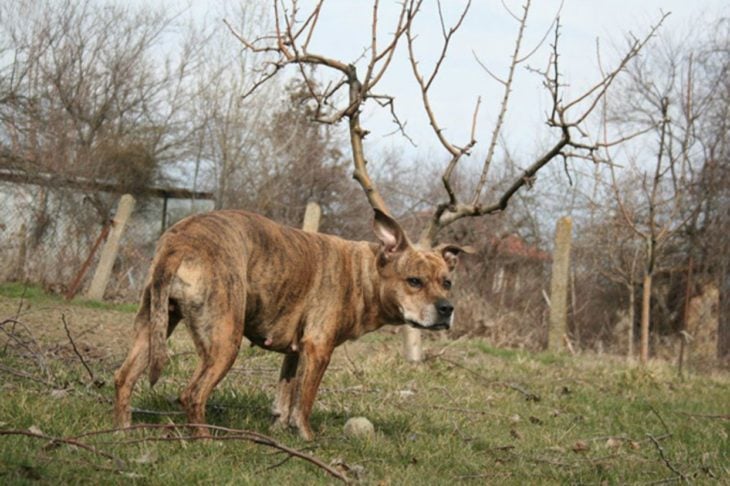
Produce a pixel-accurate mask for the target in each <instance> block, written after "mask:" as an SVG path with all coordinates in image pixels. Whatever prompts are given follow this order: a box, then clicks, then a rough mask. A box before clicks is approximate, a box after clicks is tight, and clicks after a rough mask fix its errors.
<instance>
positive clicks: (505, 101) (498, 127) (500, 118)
mask: <svg viewBox="0 0 730 486" xmlns="http://www.w3.org/2000/svg"><path fill="white" fill-rule="evenodd" d="M529 11H530V0H527V1H526V2H525V4H524V5H523V6H522V12H523V13H522V17H521V18H520V26H519V29H518V32H517V38H516V39H515V49H514V52H513V53H512V62H511V63H510V67H509V74H508V75H507V80H506V81H505V83H504V94H503V95H502V103H501V105H500V109H499V115H497V121H496V123H495V124H494V129H493V130H492V138H491V140H490V141H489V147H488V148H487V155H486V156H485V157H484V162H483V165H482V173H481V175H480V177H479V182H478V183H477V186H476V188H475V189H474V196H473V197H472V201H471V204H472V205H473V206H476V205H477V204H479V199H480V198H481V195H482V190H483V189H484V186H485V185H486V184H487V176H488V175H489V167H490V166H491V164H492V159H493V158H494V152H495V149H496V147H497V140H499V136H500V134H501V132H502V125H503V124H504V117H505V114H506V113H507V106H508V105H509V99H510V95H511V94H512V81H513V80H514V74H515V69H516V68H517V63H518V59H519V57H520V48H521V45H522V39H523V37H524V34H525V27H526V26H527V15H528V13H529Z"/></svg>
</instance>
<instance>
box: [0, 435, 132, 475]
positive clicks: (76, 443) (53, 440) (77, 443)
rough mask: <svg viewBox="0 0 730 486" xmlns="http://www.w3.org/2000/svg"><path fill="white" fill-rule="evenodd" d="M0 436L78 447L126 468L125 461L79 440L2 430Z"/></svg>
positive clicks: (51, 444)
mask: <svg viewBox="0 0 730 486" xmlns="http://www.w3.org/2000/svg"><path fill="white" fill-rule="evenodd" d="M0 435H21V436H26V437H33V438H36V439H44V440H48V441H50V443H49V444H48V445H47V446H46V447H50V446H53V445H54V444H67V445H72V446H75V447H78V448H80V449H85V450H87V451H89V452H92V453H94V454H96V455H98V456H102V457H106V458H107V459H111V460H112V461H114V462H115V463H116V464H117V466H118V467H119V468H120V469H122V468H124V461H122V460H121V459H119V458H118V457H116V456H114V455H112V454H109V453H108V452H104V451H101V450H99V449H97V448H96V447H93V446H90V445H88V444H85V443H83V442H81V441H79V440H78V439H75V438H64V437H53V436H50V435H46V434H39V433H37V432H31V431H29V430H12V429H11V430H0Z"/></svg>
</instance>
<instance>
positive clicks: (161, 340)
mask: <svg viewBox="0 0 730 486" xmlns="http://www.w3.org/2000/svg"><path fill="white" fill-rule="evenodd" d="M180 261H181V258H180V257H179V256H176V255H175V254H172V255H169V256H168V257H167V258H160V259H159V260H158V261H157V262H155V264H154V265H153V268H152V270H151V275H150V277H151V278H150V279H149V283H148V284H147V287H146V288H145V293H146V295H145V296H144V297H143V298H144V299H145V301H147V302H149V314H148V315H149V321H148V322H149V337H150V347H149V379H150V386H154V384H155V383H157V380H158V379H159V378H160V374H161V373H162V368H163V367H164V366H165V363H167V336H168V327H169V320H170V285H171V283H172V278H173V276H174V275H175V273H176V272H177V269H178V267H179V266H180Z"/></svg>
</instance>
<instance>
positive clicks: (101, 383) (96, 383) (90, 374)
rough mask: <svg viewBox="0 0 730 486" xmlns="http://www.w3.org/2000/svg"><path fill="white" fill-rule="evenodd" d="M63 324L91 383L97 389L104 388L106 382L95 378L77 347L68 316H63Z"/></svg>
mask: <svg viewBox="0 0 730 486" xmlns="http://www.w3.org/2000/svg"><path fill="white" fill-rule="evenodd" d="M61 322H63V328H64V329H65V330H66V336H68V340H69V342H70V343H71V347H72V348H73V350H74V353H75V354H76V356H78V358H79V361H81V364H82V365H84V368H85V369H86V372H87V373H88V374H89V378H91V382H92V383H93V384H94V386H95V387H97V388H101V387H102V386H104V380H101V379H99V378H96V376H94V372H93V371H91V368H90V367H89V365H88V364H87V363H86V360H85V359H84V356H83V355H82V354H81V353H80V352H79V350H78V348H77V347H76V343H75V342H74V339H73V337H71V331H70V330H69V328H68V323H67V322H66V314H61Z"/></svg>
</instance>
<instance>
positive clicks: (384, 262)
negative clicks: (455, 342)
mask: <svg viewBox="0 0 730 486" xmlns="http://www.w3.org/2000/svg"><path fill="white" fill-rule="evenodd" d="M373 227H374V230H375V235H376V236H377V237H378V239H379V240H380V250H379V252H378V273H379V274H380V281H381V287H380V298H381V302H382V304H383V308H384V309H385V310H386V312H387V313H388V315H389V317H392V318H393V319H394V320H396V321H400V322H403V323H407V324H410V325H411V326H413V327H417V328H420V329H430V330H439V329H448V328H450V327H451V323H452V322H453V320H454V306H453V305H452V304H451V301H450V300H449V293H450V290H451V272H453V270H454V269H455V268H456V265H457V263H458V261H459V254H460V253H463V252H470V251H471V250H470V249H469V248H461V247H459V246H456V245H439V246H437V247H435V248H432V249H428V250H424V249H419V248H417V247H415V246H413V245H411V243H410V241H408V237H407V236H406V234H405V233H404V232H403V230H402V229H401V227H400V226H399V225H398V223H397V222H396V221H395V220H393V219H392V218H390V217H389V216H387V215H386V214H385V213H383V212H381V211H379V210H377V209H376V210H375V219H374V222H373Z"/></svg>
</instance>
